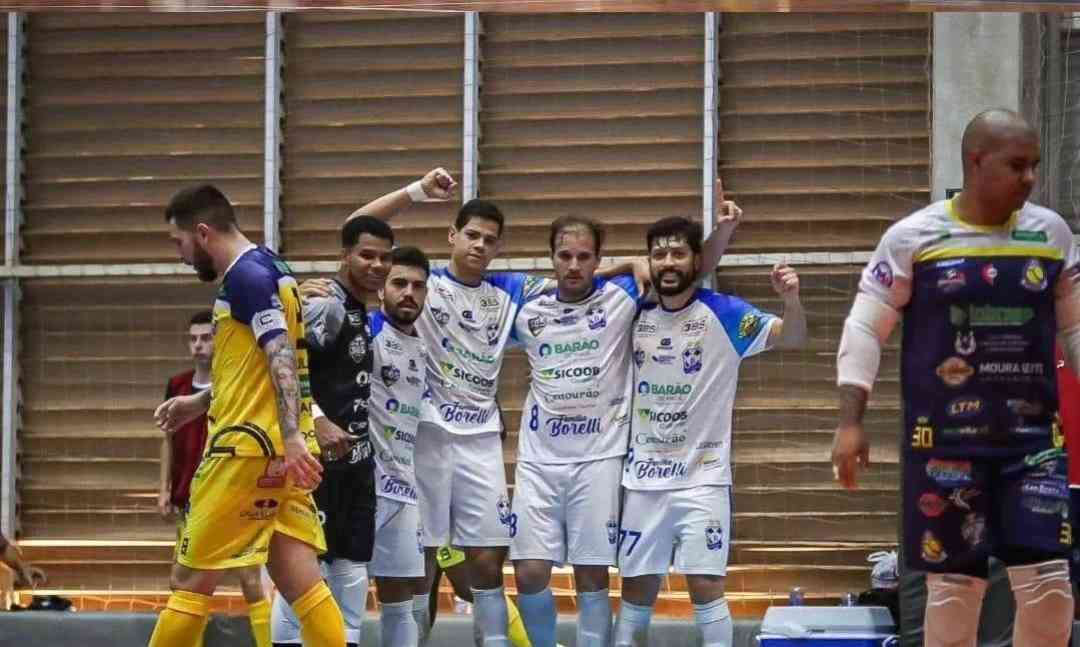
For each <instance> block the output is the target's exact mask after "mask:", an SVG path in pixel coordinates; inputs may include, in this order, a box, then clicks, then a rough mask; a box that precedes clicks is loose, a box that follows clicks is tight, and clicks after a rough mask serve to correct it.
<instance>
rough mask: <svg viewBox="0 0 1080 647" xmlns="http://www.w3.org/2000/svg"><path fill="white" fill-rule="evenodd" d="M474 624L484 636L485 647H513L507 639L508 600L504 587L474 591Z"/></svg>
mask: <svg viewBox="0 0 1080 647" xmlns="http://www.w3.org/2000/svg"><path fill="white" fill-rule="evenodd" d="M472 594H473V622H475V623H476V626H478V627H479V628H480V632H481V634H482V635H483V636H484V642H483V645H484V647H511V646H510V639H509V638H507V637H506V598H505V597H504V593H503V587H501V586H500V587H498V588H494V589H473V590H472Z"/></svg>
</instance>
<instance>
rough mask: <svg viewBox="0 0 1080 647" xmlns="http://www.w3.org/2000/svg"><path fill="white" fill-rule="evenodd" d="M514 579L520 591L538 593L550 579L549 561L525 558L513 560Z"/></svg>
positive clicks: (545, 586)
mask: <svg viewBox="0 0 1080 647" xmlns="http://www.w3.org/2000/svg"><path fill="white" fill-rule="evenodd" d="M514 581H515V583H516V584H517V589H518V591H520V592H521V593H539V592H540V591H543V590H544V589H545V588H547V586H548V584H549V583H550V581H551V562H542V561H539V560H534V559H526V560H521V561H518V562H514Z"/></svg>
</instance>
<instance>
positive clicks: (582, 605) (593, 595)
mask: <svg viewBox="0 0 1080 647" xmlns="http://www.w3.org/2000/svg"><path fill="white" fill-rule="evenodd" d="M577 603H578V616H579V617H578V627H577V645H578V647H608V645H609V644H610V643H611V597H610V595H609V594H608V590H607V589H604V590H602V591H584V592H579V593H578V594H577Z"/></svg>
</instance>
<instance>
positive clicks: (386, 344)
mask: <svg viewBox="0 0 1080 647" xmlns="http://www.w3.org/2000/svg"><path fill="white" fill-rule="evenodd" d="M391 262H392V265H391V267H390V272H389V273H388V274H387V276H386V283H385V285H384V287H383V289H382V290H381V291H380V296H381V301H382V308H381V309H380V310H377V311H375V312H372V313H371V314H369V315H368V319H369V322H370V329H371V336H372V347H373V353H374V367H373V368H374V370H373V372H372V379H371V401H370V405H369V408H368V414H369V416H370V419H371V437H372V440H373V442H374V444H375V501H376V503H375V547H374V552H373V554H372V558H371V563H370V564H369V565H368V571H369V572H370V573H371V575H372V576H373V577H374V578H375V585H376V587H377V591H378V598H379V605H380V610H381V622H380V624H381V635H382V639H381V645H382V647H416V646H417V644H418V640H419V633H418V626H417V623H416V620H415V619H414V617H413V592H414V590H415V589H416V588H417V587H418V586H423V577H424V546H423V543H422V541H421V536H420V512H419V510H418V508H417V504H416V500H417V495H416V473H415V469H414V466H413V462H414V450H415V447H416V427H417V425H418V424H419V422H420V400H421V399H422V397H423V394H424V390H425V386H424V385H425V381H424V371H425V370H426V367H425V362H426V359H427V358H426V355H427V353H426V351H425V349H424V344H423V342H421V341H420V337H419V336H418V335H417V334H416V328H415V326H414V323H415V322H416V319H417V318H418V317H419V316H420V312H421V311H422V310H423V308H424V299H425V297H426V295H427V279H428V274H429V273H430V271H431V268H430V266H429V263H428V259H427V256H425V255H424V253H423V252H422V251H420V250H419V249H417V248H415V247H397V248H395V249H394V251H393V252H392V253H391ZM425 629H426V627H425Z"/></svg>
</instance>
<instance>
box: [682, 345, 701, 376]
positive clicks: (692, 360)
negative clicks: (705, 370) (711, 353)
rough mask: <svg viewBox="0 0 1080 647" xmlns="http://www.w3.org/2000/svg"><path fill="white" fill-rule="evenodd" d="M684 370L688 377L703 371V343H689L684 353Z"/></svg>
mask: <svg viewBox="0 0 1080 647" xmlns="http://www.w3.org/2000/svg"><path fill="white" fill-rule="evenodd" d="M682 370H683V373H685V374H687V375H693V374H694V373H697V372H698V371H700V370H701V342H700V341H692V342H690V343H688V344H687V345H686V346H685V347H684V348H683V352H682Z"/></svg>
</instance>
